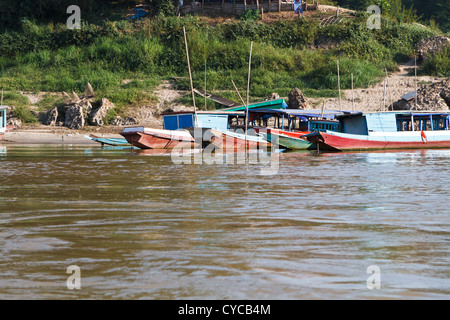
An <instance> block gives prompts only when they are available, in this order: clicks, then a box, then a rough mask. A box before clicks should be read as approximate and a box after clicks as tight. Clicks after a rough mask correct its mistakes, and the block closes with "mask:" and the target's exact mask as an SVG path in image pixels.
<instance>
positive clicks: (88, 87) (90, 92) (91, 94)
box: [84, 82, 94, 98]
mask: <svg viewBox="0 0 450 320" xmlns="http://www.w3.org/2000/svg"><path fill="white" fill-rule="evenodd" d="M93 97H94V89H93V88H92V86H91V84H90V83H89V82H88V83H87V84H86V88H85V89H84V98H93Z"/></svg>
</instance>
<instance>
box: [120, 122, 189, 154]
mask: <svg viewBox="0 0 450 320" xmlns="http://www.w3.org/2000/svg"><path fill="white" fill-rule="evenodd" d="M120 134H121V135H122V136H123V137H124V138H125V139H126V140H127V142H128V143H129V144H130V145H132V146H136V147H138V148H141V149H173V148H175V147H183V148H186V147H195V141H194V138H193V137H192V136H191V134H190V133H189V132H188V131H186V130H165V129H152V128H145V127H129V128H125V129H124V130H123V131H122V132H121V133H120Z"/></svg>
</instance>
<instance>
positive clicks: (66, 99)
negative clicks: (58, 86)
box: [62, 91, 72, 104]
mask: <svg viewBox="0 0 450 320" xmlns="http://www.w3.org/2000/svg"><path fill="white" fill-rule="evenodd" d="M62 96H63V101H64V103H65V104H68V103H71V102H72V97H71V96H70V95H69V94H68V93H67V92H65V91H63V92H62Z"/></svg>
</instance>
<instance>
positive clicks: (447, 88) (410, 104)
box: [393, 77, 450, 111]
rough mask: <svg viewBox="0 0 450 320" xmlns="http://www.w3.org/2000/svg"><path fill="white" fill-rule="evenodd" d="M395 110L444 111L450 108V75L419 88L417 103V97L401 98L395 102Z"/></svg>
mask: <svg viewBox="0 0 450 320" xmlns="http://www.w3.org/2000/svg"><path fill="white" fill-rule="evenodd" d="M393 109H394V110H423V111H425V110H427V111H443V110H449V109H450V77H449V78H446V79H444V80H442V81H438V82H435V83H433V84H430V85H419V87H418V88H417V105H416V102H415V99H412V100H410V101H406V100H403V99H400V100H398V101H396V102H394V103H393Z"/></svg>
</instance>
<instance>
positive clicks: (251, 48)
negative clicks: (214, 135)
mask: <svg viewBox="0 0 450 320" xmlns="http://www.w3.org/2000/svg"><path fill="white" fill-rule="evenodd" d="M252 51H253V41H252V42H251V43H250V57H249V59H248V80H247V105H246V106H245V110H246V112H245V151H246V152H247V129H248V104H249V99H250V72H251V69H252Z"/></svg>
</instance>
